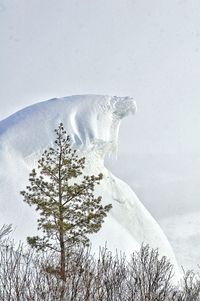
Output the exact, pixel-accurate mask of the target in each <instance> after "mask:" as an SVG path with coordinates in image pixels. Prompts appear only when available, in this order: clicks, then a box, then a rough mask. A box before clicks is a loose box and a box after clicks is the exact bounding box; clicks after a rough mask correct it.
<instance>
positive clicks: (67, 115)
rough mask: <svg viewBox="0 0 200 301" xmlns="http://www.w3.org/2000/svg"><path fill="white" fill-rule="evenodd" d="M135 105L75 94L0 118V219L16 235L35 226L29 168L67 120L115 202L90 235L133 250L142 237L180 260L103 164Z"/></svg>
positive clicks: (76, 142) (30, 231) (107, 198)
mask: <svg viewBox="0 0 200 301" xmlns="http://www.w3.org/2000/svg"><path fill="white" fill-rule="evenodd" d="M135 111H136V104H135V102H134V101H133V99H132V98H131V97H110V96H99V95H84V96H71V97H65V98H60V99H51V100H49V101H45V102H41V103H37V104H35V105H32V106H30V107H27V108H25V109H23V110H21V111H19V112H17V113H15V114H13V115H11V116H10V117H8V118H7V119H4V120H2V121H1V122H0V166H1V169H0V220H1V223H5V222H6V223H12V224H13V225H14V227H15V232H14V235H15V237H16V238H18V239H24V238H25V237H26V236H27V235H31V234H33V233H34V232H35V231H36V230H35V229H36V216H35V213H34V210H33V208H29V207H28V206H27V205H26V204H24V203H23V202H22V199H21V196H20V194H19V191H20V190H21V189H24V187H25V185H26V183H27V179H28V174H29V172H30V170H31V168H32V167H33V166H34V165H35V163H36V162H37V159H38V157H39V156H40V154H41V153H42V151H43V150H44V149H45V148H47V147H48V146H49V145H50V144H51V143H52V142H53V141H54V131H53V130H54V129H55V128H57V126H58V124H59V123H60V122H63V123H64V126H65V128H66V130H67V132H68V133H69V134H70V135H71V138H72V141H73V145H74V147H76V148H77V149H78V150H79V151H80V152H81V154H83V155H84V156H86V158H87V162H88V164H87V167H86V172H88V173H90V174H97V173H99V172H102V173H103V175H104V179H103V181H102V183H101V185H100V186H99V187H98V190H97V193H98V194H100V195H102V196H103V202H104V203H112V205H113V208H112V210H111V212H110V214H109V216H108V217H107V219H106V221H105V223H104V224H103V227H102V229H101V231H100V232H99V233H97V234H95V235H93V236H92V238H91V239H92V242H93V245H94V247H97V246H98V245H99V244H101V245H104V244H105V242H107V245H108V248H110V249H112V250H115V248H118V249H121V250H125V251H127V252H131V251H133V250H134V249H136V248H138V246H139V245H140V244H141V243H142V242H145V243H149V244H150V245H151V246H152V247H158V248H159V250H160V253H161V254H162V255H163V254H164V255H167V256H168V257H169V258H170V259H171V261H172V262H173V263H174V264H175V265H176V260H175V257H174V254H173V252H172V250H171V247H170V245H169V243H168V240H167V238H166V237H165V235H164V233H163V232H162V230H161V228H160V227H159V225H158V224H157V223H156V221H155V220H154V219H153V217H152V216H151V215H150V213H149V212H148V211H147V210H146V209H145V207H144V206H143V205H142V203H141V202H140V201H139V199H138V198H137V196H136V195H135V193H134V192H133V191H132V190H131V188H130V187H129V186H128V185H127V184H126V183H124V182H123V181H121V180H120V179H118V178H117V177H115V176H114V175H113V174H112V173H111V172H109V170H107V169H106V168H105V166H104V157H105V155H106V154H109V153H111V152H113V151H115V150H116V148H117V142H118V131H119V126H120V121H121V119H122V118H123V117H125V116H127V115H128V114H130V113H134V112H135Z"/></svg>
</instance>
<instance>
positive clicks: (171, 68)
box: [0, 0, 200, 215]
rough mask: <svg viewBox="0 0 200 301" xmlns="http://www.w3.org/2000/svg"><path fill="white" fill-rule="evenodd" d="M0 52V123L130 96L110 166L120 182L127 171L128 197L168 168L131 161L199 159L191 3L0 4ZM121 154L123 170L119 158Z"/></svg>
mask: <svg viewBox="0 0 200 301" xmlns="http://www.w3.org/2000/svg"><path fill="white" fill-rule="evenodd" d="M0 45H1V46H0V119H3V118H5V117H7V116H8V115H10V114H11V113H14V112H15V111H16V110H19V109H20V108H23V107H24V106H27V105H30V104H32V103H35V102H38V101H41V100H45V99H49V98H53V97H59V96H67V95H73V94H88V93H89V94H91V93H94V94H109V95H119V96H124V95H131V96H133V97H134V98H135V100H136V102H137V105H138V113H137V115H136V116H135V117H132V118H131V117H129V118H127V120H125V121H124V122H123V123H122V128H121V132H120V146H119V160H118V161H117V162H118V163H113V166H114V167H113V168H115V169H116V172H117V168H118V171H119V173H120V172H121V174H122V173H123V176H124V177H126V178H128V177H129V176H130V173H131V172H134V170H136V167H135V165H137V168H138V169H137V173H135V174H134V180H133V181H134V184H135V185H136V186H135V189H136V191H137V187H139V186H140V184H141V183H140V182H138V184H137V181H139V180H138V179H140V177H141V178H142V176H141V175H143V176H149V173H148V170H149V169H151V168H152V169H153V170H154V169H155V170H156V172H157V178H156V179H155V181H157V180H158V175H160V173H161V171H162V173H164V170H166V169H167V168H168V169H169V164H168V161H167V163H166V162H165V164H164V165H162V164H163V163H162V160H160V159H159V160H160V161H159V163H156V164H158V166H154V165H153V166H149V167H148V168H147V166H146V165H144V164H146V163H144V162H145V160H143V159H141V161H138V160H137V162H136V163H135V165H134V158H136V157H135V156H136V155H138V154H142V153H143V154H147V155H148V154H158V155H159V154H162V155H163V156H164V154H169V153H171V154H178V156H179V155H180V156H181V155H183V156H184V154H188V155H189V156H193V155H195V156H196V155H198V154H199V153H200V139H199V132H200V1H199V0H167V1H164V0H151V1H149V0H42V1H41V0H0ZM126 153H128V154H129V158H130V157H131V156H132V158H133V164H130V162H129V161H123V162H122V161H120V160H122V159H121V158H122V156H121V157H120V154H126ZM127 158H128V157H127ZM163 158H164V157H163ZM123 160H124V159H123ZM165 160H166V159H165ZM142 162H143V165H142ZM148 162H149V161H148ZM173 162H174V161H173ZM140 163H141V164H140ZM121 164H124V166H126V171H124V170H123V172H122V169H121V168H120V167H121ZM170 164H171V165H170V168H171V169H170V172H169V171H168V172H169V174H170V177H171V175H173V174H175V173H176V172H177V168H178V167H177V168H176V166H175V167H174V165H173V164H174V163H172V162H171V163H170ZM193 164H194V167H196V168H197V165H196V163H195V162H193ZM138 166H139V167H138ZM159 168H160V169H159ZM173 168H175V169H173ZM163 169H164V170H163ZM186 169H187V167H186ZM177 173H178V175H179V174H181V175H182V176H183V177H184V176H185V175H184V170H183V169H180V168H179V169H178V172H177ZM187 173H188V172H187ZM187 176H188V174H187ZM163 177H165V174H164V176H163ZM130 178H131V176H130V177H129V179H130ZM141 181H142V180H141ZM137 185H138V186H137ZM197 186H198V187H199V186H200V185H199V183H197ZM148 189H149V188H148V187H147V190H146V191H149V190H148ZM156 189H157V188H156V187H155V190H154V194H156ZM163 189H164V188H163ZM188 189H189V188H188ZM167 191H168V189H167V188H165V189H164V190H162V189H161V190H160V195H163V194H164V195H166V193H167ZM138 193H139V194H141V195H139V196H141V197H142V198H144V200H143V201H144V202H146V204H147V206H150V205H149V204H150V203H151V202H152V200H151V199H149V200H148V198H147V197H146V195H145V194H144V189H143V188H141V190H140V189H139V188H138ZM142 193H143V194H142ZM152 193H153V192H152ZM178 193H180V192H178ZM156 195H157V198H158V194H156ZM160 195H159V197H160ZM196 195H197V194H196ZM171 197H172V196H171ZM172 199H173V197H172ZM156 200H157V199H156ZM154 213H155V214H157V215H159V213H158V212H157V211H156V210H155V212H154Z"/></svg>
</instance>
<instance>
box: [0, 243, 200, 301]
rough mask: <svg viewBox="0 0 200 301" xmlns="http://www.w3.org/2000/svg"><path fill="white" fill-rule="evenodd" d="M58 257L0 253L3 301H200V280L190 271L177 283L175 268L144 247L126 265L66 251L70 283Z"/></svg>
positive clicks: (109, 256)
mask: <svg viewBox="0 0 200 301" xmlns="http://www.w3.org/2000/svg"><path fill="white" fill-rule="evenodd" d="M59 260H60V259H59V256H58V255H57V253H56V252H44V251H40V252H36V251H35V250H33V249H26V248H24V247H23V246H22V245H19V246H18V247H17V248H15V247H14V244H12V243H11V242H9V241H8V242H7V244H5V245H4V246H1V247H0V300H2V301H200V280H199V278H198V277H197V276H196V275H195V274H194V273H193V272H191V271H189V272H186V273H185V275H184V278H183V280H182V283H181V285H180V286H179V287H175V286H174V284H173V283H172V281H171V280H172V276H173V267H172V265H171V264H170V263H169V261H168V260H167V259H166V257H159V254H158V250H154V249H151V248H150V247H149V246H148V245H147V246H145V245H142V247H141V249H140V251H139V252H135V253H133V254H132V257H131V260H127V259H126V257H125V256H124V255H123V254H121V253H120V254H117V253H116V254H114V255H113V253H111V252H109V251H108V250H107V248H102V249H100V252H99V256H98V258H97V257H95V256H94V255H93V254H92V253H91V250H90V249H89V248H83V247H81V246H73V247H70V248H68V249H67V250H66V266H65V272H66V280H65V281H63V280H62V277H61V275H60V270H59Z"/></svg>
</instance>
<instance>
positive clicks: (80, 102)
mask: <svg viewBox="0 0 200 301" xmlns="http://www.w3.org/2000/svg"><path fill="white" fill-rule="evenodd" d="M135 111H136V103H135V101H134V100H133V98H132V97H129V96H127V97H116V96H102V95H80V96H79V95H77V96H70V97H63V98H54V99H51V100H48V101H44V102H40V103H37V104H35V105H31V106H29V107H27V108H25V109H23V110H20V111H18V112H17V113H15V114H13V115H11V116H10V117H8V118H6V119H4V120H2V121H0V142H1V145H2V144H3V143H4V141H5V140H6V143H8V142H10V143H11V144H12V146H13V147H14V148H15V149H17V150H19V151H20V152H21V153H22V154H23V156H28V155H30V154H31V153H32V152H33V151H38V149H41V148H45V147H46V145H48V144H49V141H52V139H53V135H54V131H53V130H54V129H55V128H57V127H58V124H59V123H60V122H63V123H64V126H65V128H66V130H67V133H69V134H70V136H71V139H72V143H73V145H74V147H76V148H78V149H81V150H84V149H85V150H86V149H87V150H89V149H93V148H97V149H98V148H99V150H101V152H102V154H103V153H106V152H112V151H113V150H115V149H116V147H117V141H118V130H119V125H120V120H121V119H122V118H124V117H125V116H127V115H128V114H130V113H135ZM30 129H31V145H30V146H29V147H27V146H26V148H23V145H24V144H26V141H27V140H30ZM16 132H17V133H18V135H15V134H16Z"/></svg>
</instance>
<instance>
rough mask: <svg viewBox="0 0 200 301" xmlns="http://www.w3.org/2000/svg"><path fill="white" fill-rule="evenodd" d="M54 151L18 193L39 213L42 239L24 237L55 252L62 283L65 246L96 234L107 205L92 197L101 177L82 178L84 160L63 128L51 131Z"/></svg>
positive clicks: (45, 158) (39, 165) (35, 244)
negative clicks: (53, 135) (57, 253)
mask: <svg viewBox="0 0 200 301" xmlns="http://www.w3.org/2000/svg"><path fill="white" fill-rule="evenodd" d="M55 133H56V140H55V143H54V147H50V148H49V149H48V150H45V151H44V153H43V154H42V156H41V159H40V160H39V161H38V168H37V171H36V170H35V169H33V170H32V172H31V173H30V177H29V182H30V185H29V186H27V187H26V191H21V194H22V195H23V197H24V201H25V202H26V203H28V204H29V205H30V206H32V205H35V206H36V210H37V211H38V212H39V214H40V217H39V218H38V229H41V230H42V231H43V233H44V235H43V237H42V238H40V237H39V236H34V237H28V238H27V240H28V243H29V244H30V245H31V246H32V247H36V248H37V249H44V248H50V249H53V250H55V251H57V252H59V254H60V255H59V256H60V268H59V269H60V275H61V278H62V279H63V280H64V279H65V261H66V260H65V254H66V248H67V246H69V245H71V244H74V243H83V244H84V245H87V244H88V243H89V239H88V234H90V233H95V232H98V231H99V230H100V228H101V226H102V223H103V221H104V218H105V217H106V215H107V212H108V211H109V210H110V209H111V207H112V206H111V205H110V204H109V205H106V206H103V205H102V204H101V200H102V198H101V197H100V196H99V197H95V196H94V188H95V185H96V184H99V183H100V181H101V179H102V177H103V175H102V174H99V175H97V176H94V175H92V176H86V175H83V171H84V167H85V157H79V156H78V155H77V152H76V150H73V149H72V147H71V145H70V137H69V136H67V135H66V131H65V130H64V127H63V124H62V123H61V124H60V125H59V127H58V129H56V130H55Z"/></svg>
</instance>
